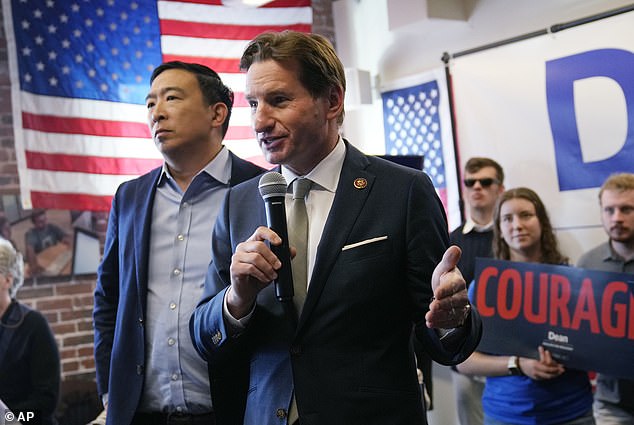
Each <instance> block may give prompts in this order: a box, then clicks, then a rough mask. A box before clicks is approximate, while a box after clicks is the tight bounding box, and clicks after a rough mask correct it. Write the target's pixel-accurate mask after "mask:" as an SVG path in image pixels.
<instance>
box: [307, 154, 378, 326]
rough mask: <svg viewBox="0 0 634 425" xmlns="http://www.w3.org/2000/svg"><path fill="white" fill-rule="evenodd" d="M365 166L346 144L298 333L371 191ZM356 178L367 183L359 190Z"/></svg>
mask: <svg viewBox="0 0 634 425" xmlns="http://www.w3.org/2000/svg"><path fill="white" fill-rule="evenodd" d="M368 165H369V162H368V160H367V158H366V157H365V155H364V154H362V153H361V152H360V151H359V150H357V149H356V148H355V147H353V146H352V145H350V144H349V143H347V142H346V158H345V160H344V163H343V167H342V169H341V176H340V177H339V184H338V185H337V193H336V194H335V199H334V201H333V204H332V208H331V209H330V213H329V214H328V219H327V220H326V225H325V226H324V231H323V233H322V236H321V240H320V241H319V246H318V247H317V256H316V258H315V266H314V267H313V274H312V276H311V278H310V285H309V287H308V294H307V295H306V302H305V303H304V307H303V309H302V315H301V317H300V318H299V323H298V330H299V329H301V327H302V325H303V324H304V323H305V321H306V320H307V317H308V316H310V313H311V311H312V310H313V309H314V307H315V305H316V304H317V301H318V300H319V297H320V295H321V292H322V291H323V289H324V285H325V284H326V281H327V280H328V276H329V275H330V273H331V270H332V268H333V266H334V264H335V261H336V260H337V257H338V256H339V254H340V253H341V248H343V247H344V245H345V243H346V241H347V240H348V235H349V234H350V231H351V230H352V228H353V226H354V223H355V221H356V220H357V217H358V216H359V214H360V213H361V211H362V209H363V206H364V205H365V202H366V200H367V198H368V195H369V194H370V191H371V190H372V184H373V183H374V179H375V176H374V175H373V174H371V173H369V172H367V171H366V170H365V169H366V168H367V166H368ZM359 178H361V179H365V181H366V183H367V185H366V186H365V187H364V188H362V189H358V188H356V186H355V184H354V183H355V180H357V179H359Z"/></svg>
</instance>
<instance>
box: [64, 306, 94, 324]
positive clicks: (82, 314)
mask: <svg viewBox="0 0 634 425" xmlns="http://www.w3.org/2000/svg"><path fill="white" fill-rule="evenodd" d="M60 314H61V318H62V320H63V321H67V320H76V319H92V308H85V309H77V310H67V311H62V312H60Z"/></svg>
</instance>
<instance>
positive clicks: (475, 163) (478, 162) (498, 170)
mask: <svg viewBox="0 0 634 425" xmlns="http://www.w3.org/2000/svg"><path fill="white" fill-rule="evenodd" d="M484 167H493V168H495V174H496V175H497V179H498V182H499V184H504V170H503V169H502V166H501V165H500V164H498V163H497V161H495V160H493V159H491V158H484V157H480V156H474V157H473V158H469V160H468V161H467V163H466V164H465V166H464V169H465V171H466V172H468V173H477V172H478V171H480V170H481V169H482V168H484Z"/></svg>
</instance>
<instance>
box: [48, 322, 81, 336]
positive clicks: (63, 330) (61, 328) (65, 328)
mask: <svg viewBox="0 0 634 425" xmlns="http://www.w3.org/2000/svg"><path fill="white" fill-rule="evenodd" d="M51 330H52V331H53V333H54V334H55V335H62V334H69V333H75V332H77V324H76V323H71V322H61V323H55V324H53V325H51Z"/></svg>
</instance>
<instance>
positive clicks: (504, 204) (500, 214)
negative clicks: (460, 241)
mask: <svg viewBox="0 0 634 425" xmlns="http://www.w3.org/2000/svg"><path fill="white" fill-rule="evenodd" d="M493 252H494V255H495V258H497V259H500V260H509V261H519V262H530V263H545V264H568V258H567V257H566V256H564V255H563V254H562V253H561V252H560V251H559V248H558V244H557V238H556V237H555V234H554V232H553V228H552V225H551V223H550V219H549V217H548V213H547V212H546V208H545V207H544V204H543V203H542V201H541V199H540V198H539V196H538V195H537V194H536V193H535V192H534V191H532V190H531V189H528V188H524V187H520V188H516V189H510V190H508V191H506V192H504V193H503V194H502V196H501V197H500V199H499V201H498V204H497V206H496V209H495V215H494V229H493ZM474 286H475V285H471V287H470V291H469V292H470V296H471V297H472V296H473V288H474ZM538 350H539V359H532V358H526V357H518V356H498V355H493V354H487V353H483V352H480V351H476V352H474V353H473V354H472V355H471V357H469V358H468V359H467V360H466V361H465V362H464V363H462V364H460V365H458V370H459V371H460V372H462V373H465V374H472V375H481V376H486V377H487V380H486V384H485V387H484V393H483V396H482V409H483V411H484V424H485V425H507V424H508V425H510V424H513V425H521V424H539V425H550V424H558V425H573V424H574V425H589V424H594V423H595V422H594V418H593V416H592V391H591V387H590V380H589V378H588V374H587V373H586V372H584V371H578V370H568V369H566V368H564V366H563V365H562V364H560V363H558V362H557V361H555V360H554V359H553V357H552V356H551V354H550V352H549V351H548V350H545V349H544V348H543V347H539V348H538Z"/></svg>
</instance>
